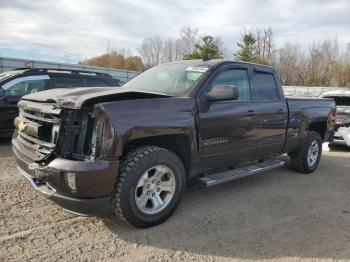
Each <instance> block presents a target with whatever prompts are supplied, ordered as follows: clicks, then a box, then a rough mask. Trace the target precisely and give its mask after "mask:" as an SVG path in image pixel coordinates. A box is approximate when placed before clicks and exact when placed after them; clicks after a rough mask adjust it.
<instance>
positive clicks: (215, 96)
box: [205, 85, 239, 102]
mask: <svg viewBox="0 0 350 262" xmlns="http://www.w3.org/2000/svg"><path fill="white" fill-rule="evenodd" d="M238 96H239V91H238V87H237V86H233V85H217V86H213V88H212V89H211V91H210V92H208V93H206V94H205V98H206V100H207V101H210V102H214V101H225V100H236V99H238Z"/></svg>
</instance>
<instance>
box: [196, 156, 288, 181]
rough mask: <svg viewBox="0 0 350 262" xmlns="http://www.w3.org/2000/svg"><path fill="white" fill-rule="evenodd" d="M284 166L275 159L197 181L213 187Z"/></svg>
mask: <svg viewBox="0 0 350 262" xmlns="http://www.w3.org/2000/svg"><path fill="white" fill-rule="evenodd" d="M284 164H285V163H284V162H283V161H280V160H276V159H273V160H266V161H264V162H261V163H256V164H253V165H250V166H245V167H240V168H235V169H231V170H228V171H223V172H219V173H215V174H211V175H209V176H205V177H202V178H200V179H199V180H200V181H201V183H203V184H204V185H205V186H207V187H209V186H215V185H217V184H221V183H225V182H228V181H232V180H235V179H238V178H241V177H245V176H250V175H254V174H258V173H261V172H264V171H267V170H271V169H275V168H278V167H281V166H284Z"/></svg>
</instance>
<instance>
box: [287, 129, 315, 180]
mask: <svg viewBox="0 0 350 262" xmlns="http://www.w3.org/2000/svg"><path fill="white" fill-rule="evenodd" d="M316 145H317V147H318V151H317V154H316V153H313V154H312V155H313V161H311V159H310V156H309V149H310V150H311V151H312V152H314V151H315V146H316ZM311 147H313V149H314V150H313V149H311ZM321 155H322V138H321V135H320V134H319V133H317V132H314V131H309V132H308V134H307V135H306V137H305V138H304V140H303V141H302V142H301V144H300V147H299V148H298V149H297V150H296V151H294V152H292V153H290V154H289V156H290V166H291V168H292V169H293V170H295V171H297V172H299V173H303V174H310V173H312V172H314V171H315V170H316V168H317V166H318V164H319V162H320V159H321Z"/></svg>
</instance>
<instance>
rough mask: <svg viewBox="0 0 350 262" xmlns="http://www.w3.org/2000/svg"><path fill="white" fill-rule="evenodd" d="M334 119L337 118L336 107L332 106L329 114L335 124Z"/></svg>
mask: <svg viewBox="0 0 350 262" xmlns="http://www.w3.org/2000/svg"><path fill="white" fill-rule="evenodd" d="M336 119H337V108H336V107H335V108H333V110H332V113H331V116H330V120H331V123H333V124H335V121H336Z"/></svg>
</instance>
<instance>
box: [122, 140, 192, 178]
mask: <svg viewBox="0 0 350 262" xmlns="http://www.w3.org/2000/svg"><path fill="white" fill-rule="evenodd" d="M141 146H158V147H162V148H165V149H167V150H169V151H171V152H173V153H175V154H176V155H177V156H178V157H179V158H180V160H181V161H182V163H183V165H184V167H185V171H186V176H188V174H189V173H191V170H192V168H193V162H194V160H193V157H194V155H195V152H194V151H195V149H194V146H193V144H192V143H191V141H190V139H189V137H188V136H187V135H185V134H177V135H160V136H151V137H144V138H138V139H134V140H129V141H127V142H126V143H125V144H124V146H123V155H125V154H127V153H128V152H130V151H131V150H133V149H135V148H138V147H141Z"/></svg>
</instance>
